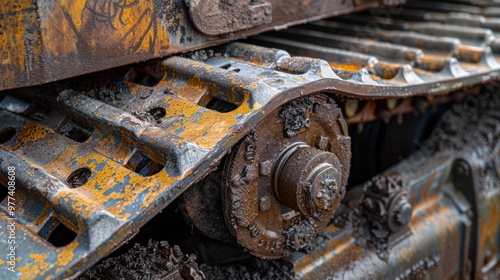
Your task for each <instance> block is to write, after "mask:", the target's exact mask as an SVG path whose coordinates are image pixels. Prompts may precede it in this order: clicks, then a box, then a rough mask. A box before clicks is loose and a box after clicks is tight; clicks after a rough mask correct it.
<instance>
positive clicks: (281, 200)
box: [221, 95, 350, 258]
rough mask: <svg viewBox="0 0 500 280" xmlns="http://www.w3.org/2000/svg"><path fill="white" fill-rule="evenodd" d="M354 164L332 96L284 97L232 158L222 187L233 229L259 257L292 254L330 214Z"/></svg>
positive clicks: (342, 191)
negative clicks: (292, 98) (286, 100)
mask: <svg viewBox="0 0 500 280" xmlns="http://www.w3.org/2000/svg"><path fill="white" fill-rule="evenodd" d="M283 128H285V130H284V131H283ZM349 166H350V138H349V137H348V136H347V125H346V123H345V122H344V120H343V118H342V116H341V114H340V110H339V109H338V108H337V107H336V106H335V105H334V104H332V103H331V101H329V98H328V97H327V96H325V95H313V96H308V97H303V98H299V99H295V100H293V101H291V102H290V103H287V104H285V105H284V106H283V107H282V108H281V109H280V110H276V111H274V112H272V113H271V114H269V115H268V117H267V118H266V120H265V122H264V123H263V124H261V125H259V126H257V127H256V128H255V130H253V131H252V132H251V134H249V136H247V137H246V138H245V139H244V140H243V141H242V142H241V143H240V144H239V145H237V146H236V147H235V148H234V149H233V150H232V151H231V154H230V155H229V156H228V159H227V160H226V163H225V167H224V175H223V176H224V177H223V181H222V185H221V190H222V206H223V209H224V214H225V220H226V223H227V224H228V228H229V230H230V231H231V232H232V233H233V234H234V235H235V237H236V238H237V240H238V243H240V244H241V245H242V246H243V247H245V248H246V249H248V250H249V251H250V252H251V253H252V254H253V255H255V256H259V257H261V258H280V257H283V256H287V255H290V254H291V253H292V252H294V251H296V250H299V249H300V248H303V247H304V246H306V245H307V244H309V242H310V241H311V240H312V239H313V238H314V236H316V235H317V234H318V233H319V232H321V231H322V230H323V228H324V227H325V226H326V225H327V224H328V223H329V221H330V220H331V218H332V216H333V213H334V212H335V210H336V209H337V207H338V205H339V204H340V201H341V199H342V198H343V196H344V193H345V186H346V184H347V178H348V170H349Z"/></svg>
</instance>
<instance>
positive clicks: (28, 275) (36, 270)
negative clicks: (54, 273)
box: [18, 253, 51, 280]
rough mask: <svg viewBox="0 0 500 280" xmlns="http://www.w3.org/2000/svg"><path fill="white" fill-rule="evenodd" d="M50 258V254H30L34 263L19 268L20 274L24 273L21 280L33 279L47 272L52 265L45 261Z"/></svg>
mask: <svg viewBox="0 0 500 280" xmlns="http://www.w3.org/2000/svg"><path fill="white" fill-rule="evenodd" d="M48 256H49V253H45V254H30V255H29V257H30V258H31V259H32V260H33V262H31V263H28V264H26V265H24V266H22V267H19V269H18V271H19V272H22V276H21V280H24V279H32V278H34V277H35V276H36V275H40V274H44V273H45V272H47V271H48V270H49V269H50V267H51V264H50V263H48V262H46V261H45V260H46V259H47V257H48Z"/></svg>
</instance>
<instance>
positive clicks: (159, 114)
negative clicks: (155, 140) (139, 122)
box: [148, 107, 167, 121]
mask: <svg viewBox="0 0 500 280" xmlns="http://www.w3.org/2000/svg"><path fill="white" fill-rule="evenodd" d="M148 113H149V114H150V115H151V116H153V118H154V119H155V120H157V121H159V120H161V119H163V118H164V117H165V116H166V115H167V111H166V110H165V109H163V108H162V107H157V108H153V109H151V110H149V111H148Z"/></svg>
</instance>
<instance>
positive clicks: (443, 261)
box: [285, 88, 500, 279]
mask: <svg viewBox="0 0 500 280" xmlns="http://www.w3.org/2000/svg"><path fill="white" fill-rule="evenodd" d="M487 91H488V89H485V88H483V94H481V95H476V96H470V97H469V98H468V100H467V102H464V103H462V104H458V105H456V106H454V107H453V109H451V110H449V111H447V113H445V115H444V116H443V118H442V120H441V122H440V124H439V125H438V126H437V128H436V129H435V130H434V132H433V133H432V135H431V136H430V138H429V139H428V140H427V141H426V142H425V143H423V144H422V148H421V149H420V150H419V151H417V152H415V153H414V154H412V155H411V156H410V157H409V158H407V159H405V160H403V161H401V162H400V163H399V164H397V165H396V166H394V167H392V168H390V169H389V170H387V171H386V172H383V173H382V174H380V175H378V176H376V177H375V178H374V179H373V180H371V181H370V182H368V183H366V184H364V185H361V186H358V187H353V188H350V189H349V190H348V192H347V194H346V198H345V199H344V201H343V203H342V206H341V207H339V210H340V211H338V212H337V213H336V217H335V218H334V220H333V224H331V225H330V226H329V227H328V228H327V229H326V230H325V232H324V233H323V234H322V238H321V239H320V240H318V241H317V242H318V243H315V242H313V244H317V245H315V246H313V247H312V248H311V249H309V250H307V251H304V252H300V253H297V254H295V255H294V256H293V257H291V258H288V259H286V260H285V263H287V264H288V266H289V267H293V268H292V271H291V274H292V275H293V278H298V279H324V278H329V279H346V278H353V279H422V278H426V279H450V278H452V279H468V278H471V279H489V278H486V276H487V275H488V273H490V272H491V271H492V268H493V267H495V265H498V263H497V260H498V254H499V251H498V248H499V245H500V239H499V231H500V229H499V227H498V215H499V211H498V206H499V205H500V204H499V203H500V193H499V191H498V190H499V188H500V177H498V176H497V174H496V170H495V169H494V168H493V167H492V163H493V162H494V161H495V156H492V152H493V151H494V150H495V146H496V145H497V143H498V140H499V139H500V138H499V137H500V130H499V128H500V115H499V114H498V113H497V111H498V108H499V106H500V99H499V98H498V88H496V89H495V91H493V92H491V93H487ZM387 190H389V192H387ZM405 192H406V194H404V195H405V196H406V199H405V200H406V201H405V203H404V204H406V203H408V204H409V205H411V206H412V210H411V219H410V220H409V221H408V220H407V219H402V220H401V221H408V223H407V225H406V226H405V225H403V224H405V223H401V225H400V226H399V227H398V228H394V227H393V226H391V221H390V219H391V217H396V218H397V216H398V214H399V213H401V211H400V210H402V207H393V206H394V205H397V204H394V203H390V201H391V198H396V197H401V196H400V194H402V193H405ZM381 200H385V201H387V202H389V203H386V202H383V203H379V201H381ZM404 204H399V205H404ZM408 209H409V208H408ZM396 220H397V219H396ZM353 240H354V242H353ZM332 256H333V257H332ZM493 279H494V278H493Z"/></svg>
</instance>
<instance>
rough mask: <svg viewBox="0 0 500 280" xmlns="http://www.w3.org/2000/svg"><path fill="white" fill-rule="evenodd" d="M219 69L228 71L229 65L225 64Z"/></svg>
mask: <svg viewBox="0 0 500 280" xmlns="http://www.w3.org/2000/svg"><path fill="white" fill-rule="evenodd" d="M219 67H220V68H222V69H226V70H227V69H229V67H231V63H226V64H223V65H221V66H219Z"/></svg>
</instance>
